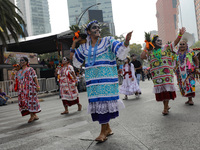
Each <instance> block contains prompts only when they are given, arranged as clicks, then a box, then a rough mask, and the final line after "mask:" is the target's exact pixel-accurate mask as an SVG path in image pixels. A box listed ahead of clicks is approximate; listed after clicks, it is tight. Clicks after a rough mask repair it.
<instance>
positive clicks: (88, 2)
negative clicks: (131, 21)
mask: <svg viewBox="0 0 200 150" xmlns="http://www.w3.org/2000/svg"><path fill="white" fill-rule="evenodd" d="M67 2H68V14H69V23H70V26H71V25H75V24H77V22H78V20H79V19H80V16H81V14H82V13H83V12H84V11H85V10H86V9H87V8H88V7H90V6H92V5H95V4H97V3H100V4H99V5H96V6H93V7H91V8H90V9H89V10H102V16H103V22H104V23H107V24H108V26H109V30H110V33H111V34H112V35H115V26H114V22H113V13H112V3H111V0H67ZM98 16H101V15H98ZM89 17H90V16H89V13H88V11H86V12H85V13H84V15H83V16H82V18H81V20H80V23H79V25H83V24H86V23H87V22H88V21H89Z"/></svg>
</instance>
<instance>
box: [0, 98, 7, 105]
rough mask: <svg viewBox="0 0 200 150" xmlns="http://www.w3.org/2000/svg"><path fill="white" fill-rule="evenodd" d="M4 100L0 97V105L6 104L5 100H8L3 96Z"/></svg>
mask: <svg viewBox="0 0 200 150" xmlns="http://www.w3.org/2000/svg"><path fill="white" fill-rule="evenodd" d="M4 98H5V99H6V100H4V99H3V98H0V106H2V105H4V104H6V102H7V101H8V98H7V97H4Z"/></svg>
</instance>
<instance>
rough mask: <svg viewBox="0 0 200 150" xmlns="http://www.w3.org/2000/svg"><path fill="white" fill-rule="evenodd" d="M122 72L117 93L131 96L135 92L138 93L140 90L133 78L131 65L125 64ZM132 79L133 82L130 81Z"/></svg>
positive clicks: (133, 69)
mask: <svg viewBox="0 0 200 150" xmlns="http://www.w3.org/2000/svg"><path fill="white" fill-rule="evenodd" d="M122 71H123V75H124V79H123V83H122V85H121V87H120V90H119V92H120V93H121V94H124V95H133V94H135V93H136V92H138V93H140V92H141V90H140V87H139V85H138V84H137V80H136V77H135V68H134V66H133V64H132V63H131V64H125V65H124V67H123V70H122ZM132 79H134V80H133V81H132Z"/></svg>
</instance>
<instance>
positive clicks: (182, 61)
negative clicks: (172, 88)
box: [174, 50, 195, 97]
mask: <svg viewBox="0 0 200 150" xmlns="http://www.w3.org/2000/svg"><path fill="white" fill-rule="evenodd" d="M194 56H195V53H194V52H193V51H191V50H188V51H185V52H184V54H181V53H180V52H179V51H178V52H177V55H176V56H175V57H174V59H175V73H176V77H177V81H178V85H179V89H180V92H181V95H182V96H183V97H195V65H194V62H193V57H194Z"/></svg>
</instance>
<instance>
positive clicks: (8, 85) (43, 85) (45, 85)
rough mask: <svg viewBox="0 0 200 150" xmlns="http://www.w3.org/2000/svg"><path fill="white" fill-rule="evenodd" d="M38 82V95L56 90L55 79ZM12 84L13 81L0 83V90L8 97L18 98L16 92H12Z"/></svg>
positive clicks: (43, 79) (39, 80)
mask: <svg viewBox="0 0 200 150" xmlns="http://www.w3.org/2000/svg"><path fill="white" fill-rule="evenodd" d="M38 82H39V85H40V91H39V92H38V94H42V93H47V92H53V91H57V90H58V86H57V84H56V81H55V78H47V79H46V78H39V79H38ZM14 84H15V81H13V80H7V81H0V88H2V91H3V92H5V93H6V95H9V96H10V97H16V96H18V92H15V91H14Z"/></svg>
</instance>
